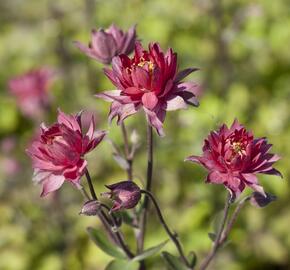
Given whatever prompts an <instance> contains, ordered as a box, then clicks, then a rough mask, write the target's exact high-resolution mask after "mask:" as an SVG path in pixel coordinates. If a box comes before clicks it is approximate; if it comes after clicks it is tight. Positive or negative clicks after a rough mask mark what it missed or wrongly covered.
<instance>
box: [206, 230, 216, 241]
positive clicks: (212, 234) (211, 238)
mask: <svg viewBox="0 0 290 270" xmlns="http://www.w3.org/2000/svg"><path fill="white" fill-rule="evenodd" d="M208 237H209V239H210V240H211V241H212V242H214V241H215V239H216V234H215V233H211V232H210V233H208Z"/></svg>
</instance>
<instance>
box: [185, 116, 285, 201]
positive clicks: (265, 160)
mask: <svg viewBox="0 0 290 270" xmlns="http://www.w3.org/2000/svg"><path fill="white" fill-rule="evenodd" d="M271 146H272V145H271V144H268V143H267V140H266V138H254V136H253V134H252V132H249V131H247V130H246V129H245V128H244V127H243V126H242V125H240V124H239V122H238V121H237V120H235V121H234V122H233V124H232V126H231V127H230V128H228V127H227V126H226V125H225V124H224V125H222V126H221V127H220V129H219V130H218V131H213V132H211V133H210V134H209V136H208V138H207V139H206V140H205V141H204V146H203V149H202V150H203V155H202V156H190V157H188V158H187V159H186V160H189V161H192V162H197V163H199V164H201V165H202V166H204V167H205V168H206V169H207V170H208V171H209V174H208V176H207V180H206V181H207V182H208V183H214V184H223V185H225V186H226V187H227V188H228V189H229V191H230V192H231V193H232V198H233V199H234V198H236V197H237V196H238V195H239V194H240V193H241V192H242V191H243V190H244V188H245V187H246V186H249V187H251V188H252V189H253V190H255V191H257V192H259V193H262V194H264V195H265V192H264V189H263V187H262V186H261V185H260V184H259V183H258V179H257V176H256V174H258V173H263V174H272V175H278V176H282V175H281V173H280V172H279V171H278V170H276V169H275V168H273V164H274V163H275V162H276V161H277V160H279V159H280V158H279V156H278V155H275V154H270V153H268V151H269V150H270V148H271ZM265 196H266V195H265Z"/></svg>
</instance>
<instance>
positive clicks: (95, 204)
mask: <svg viewBox="0 0 290 270" xmlns="http://www.w3.org/2000/svg"><path fill="white" fill-rule="evenodd" d="M100 209H101V204H100V202H99V201H96V200H90V201H87V202H85V204H84V205H83V208H82V210H81V211H80V215H85V216H96V215H97V214H98V212H99V211H100Z"/></svg>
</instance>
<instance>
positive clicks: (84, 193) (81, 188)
mask: <svg viewBox="0 0 290 270" xmlns="http://www.w3.org/2000/svg"><path fill="white" fill-rule="evenodd" d="M79 191H80V192H81V193H82V195H83V197H84V198H85V199H87V200H88V201H89V200H91V197H90V195H89V194H88V193H87V191H86V190H85V188H84V187H83V186H81V187H80V188H79Z"/></svg>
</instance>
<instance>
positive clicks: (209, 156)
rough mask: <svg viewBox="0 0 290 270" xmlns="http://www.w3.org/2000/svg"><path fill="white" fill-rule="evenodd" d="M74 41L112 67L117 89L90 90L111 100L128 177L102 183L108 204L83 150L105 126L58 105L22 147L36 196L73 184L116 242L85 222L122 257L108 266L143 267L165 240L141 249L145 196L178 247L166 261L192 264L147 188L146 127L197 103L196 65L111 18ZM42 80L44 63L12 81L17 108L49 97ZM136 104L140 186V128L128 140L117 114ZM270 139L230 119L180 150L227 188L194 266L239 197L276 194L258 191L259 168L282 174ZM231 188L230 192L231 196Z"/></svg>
mask: <svg viewBox="0 0 290 270" xmlns="http://www.w3.org/2000/svg"><path fill="white" fill-rule="evenodd" d="M75 44H76V46H77V47H78V48H79V49H80V50H81V51H82V52H84V53H85V54H86V55H87V56H89V57H91V58H93V59H95V60H97V61H100V62H101V63H103V64H106V65H107V64H112V67H111V68H109V67H106V68H104V73H105V75H106V76H107V78H108V79H109V80H110V81H111V82H112V83H113V85H114V86H115V87H116V89H115V90H111V91H104V92H102V93H98V94H97V95H96V96H97V97H98V98H101V99H104V100H105V101H108V102H110V103H111V107H110V112H109V116H108V118H109V122H112V120H113V119H114V118H115V117H117V124H122V126H121V128H122V134H123V138H124V151H121V150H120V149H119V147H118V145H115V144H114V142H112V141H110V142H111V145H112V146H113V148H114V153H113V157H114V158H115V160H116V161H117V163H118V164H119V165H120V167H122V169H123V170H124V171H126V173H127V179H128V180H126V181H121V182H117V183H114V184H111V185H105V187H107V188H108V189H109V191H108V192H103V193H101V195H102V196H106V197H108V198H109V199H110V200H112V207H111V208H110V207H109V206H107V204H106V202H103V201H102V200H99V198H98V196H97V194H96V192H95V189H94V184H93V181H92V179H91V177H90V174H89V171H88V170H87V161H86V159H85V155H86V154H87V153H88V152H90V151H91V150H93V149H95V147H96V146H97V145H98V144H99V143H100V142H101V141H102V140H103V138H104V137H105V135H106V131H95V123H94V118H93V117H92V116H90V118H89V119H88V117H85V115H82V113H78V114H76V115H67V114H65V113H63V112H62V111H60V110H59V112H58V118H57V122H56V123H54V124H52V125H51V126H48V127H47V126H45V125H44V124H42V125H41V128H40V134H39V135H38V137H37V138H36V139H35V140H34V141H33V143H32V144H31V146H30V147H29V149H28V150H27V153H28V154H29V156H30V157H31V159H32V163H33V168H34V181H35V182H37V183H40V184H42V185H43V190H42V193H41V196H45V195H47V194H48V193H50V192H54V191H56V190H58V189H59V188H60V187H61V186H62V184H63V183H64V182H65V181H67V182H69V183H71V184H72V185H73V186H75V187H76V188H78V189H79V190H80V191H81V192H82V195H83V196H84V197H85V200H86V202H85V204H84V205H83V207H82V209H81V211H80V214H82V215H86V216H98V217H99V218H100V221H101V222H102V223H103V225H104V228H105V229H106V230H107V233H108V235H109V236H110V239H111V240H113V241H114V243H115V244H116V245H118V246H119V247H120V248H121V250H120V251H119V250H117V249H116V250H115V249H112V250H111V247H114V246H113V245H107V246H106V248H103V247H104V241H105V238H104V239H103V237H101V238H100V235H99V232H98V231H94V230H93V229H92V228H89V229H88V233H89V235H90V237H91V238H92V239H93V240H94V242H95V243H96V244H97V245H99V246H100V247H101V248H102V249H103V250H104V251H106V252H107V253H108V254H109V255H111V256H115V255H116V254H117V255H118V256H116V258H119V257H120V256H121V257H120V258H122V260H113V261H112V262H111V263H110V264H109V266H110V265H114V266H115V267H116V269H117V268H118V269H124V268H126V266H130V265H131V266H132V264H130V263H132V262H136V261H137V260H141V264H140V269H141V268H142V269H143V266H142V264H143V260H144V258H146V257H147V256H148V254H149V253H150V252H151V251H154V252H155V250H157V249H158V250H160V247H163V246H164V245H165V243H166V242H165V243H164V244H159V245H158V246H156V247H151V248H149V249H148V250H147V251H145V252H144V240H145V232H146V220H147V213H148V210H149V200H150V201H151V202H152V204H153V206H154V207H155V210H156V213H157V216H158V218H159V221H160V224H161V225H162V226H163V227H164V229H165V231H166V233H167V235H168V236H169V238H170V240H171V241H172V242H173V243H174V245H175V246H176V249H177V251H178V253H179V257H178V258H177V257H176V258H175V257H174V256H173V255H171V254H170V253H168V252H163V257H164V259H165V260H166V261H167V262H168V263H169V265H171V264H172V262H174V264H176V265H177V266H176V267H177V268H178V269H181V268H184V269H185V268H186V269H195V261H196V259H195V256H191V255H192V253H190V256H186V255H185V254H186V253H185V252H184V251H183V247H182V245H181V243H180V240H179V238H178V236H177V233H175V232H174V231H173V230H171V229H170V228H169V226H168V225H167V223H166V221H165V219H164V217H163V214H162V211H161V209H160V207H159V205H158V200H156V199H155V196H154V194H153V193H152V184H153V183H152V182H153V181H152V179H153V137H152V136H153V135H152V134H153V133H152V130H153V128H155V129H156V131H157V133H158V135H160V136H162V135H164V131H163V123H164V121H165V117H166V112H167V111H172V110H177V109H185V108H187V107H188V105H193V106H196V107H197V106H198V105H199V102H198V100H197V96H198V95H199V94H200V89H201V88H200V86H199V85H198V84H197V83H195V82H191V81H189V82H184V81H183V80H184V79H185V78H186V77H187V76H188V75H190V74H191V73H193V72H195V71H197V70H198V69H197V68H187V69H184V70H181V71H179V70H178V67H177V66H178V65H177V54H176V53H175V52H174V51H173V49H172V48H169V49H168V50H167V51H166V52H164V51H163V50H162V49H161V47H160V45H159V44H158V43H154V42H153V43H150V44H149V46H148V49H144V48H143V47H142V45H141V43H140V42H139V41H136V30H135V27H131V28H130V29H129V30H128V32H123V31H122V30H121V29H119V28H117V27H116V26H115V25H111V26H110V28H108V29H107V30H103V29H100V30H98V31H96V30H93V31H92V41H91V42H90V44H89V46H88V47H87V46H85V45H83V44H82V43H80V42H76V43H75ZM133 50H134V54H133V56H132V57H129V56H128V54H130V53H131V52H132V51H133ZM48 81H49V74H48V73H46V72H44V71H42V70H41V71H40V70H39V71H34V72H30V73H28V74H26V75H24V76H22V77H19V78H16V79H13V80H11V81H10V89H11V92H12V93H13V94H14V95H15V96H16V97H17V99H18V101H19V105H20V107H21V108H22V110H23V112H25V113H26V114H33V113H34V112H35V111H37V110H38V108H39V106H40V105H43V104H44V103H47V96H46V90H47V85H48ZM29 106H30V107H29ZM141 110H142V111H143V112H144V113H145V116H146V120H147V124H148V131H149V132H148V138H147V150H148V160H147V174H146V175H147V178H146V184H145V185H144V186H145V187H146V188H145V189H141V188H140V187H139V186H138V185H137V184H135V182H133V180H134V175H135V174H133V167H132V165H133V164H134V162H133V161H134V154H135V151H136V148H137V145H138V142H137V141H138V138H137V139H136V137H138V136H137V135H136V134H134V133H132V134H131V140H129V139H128V138H129V137H128V134H127V130H126V127H125V125H123V121H124V120H125V119H126V118H127V117H129V116H131V115H134V114H135V113H137V112H138V111H141ZM88 122H89V123H88ZM84 126H88V128H84ZM84 129H85V130H86V131H84ZM271 146H272V145H271V144H268V142H267V140H266V138H255V137H254V135H253V133H252V132H250V131H247V130H246V128H245V127H244V126H242V125H241V124H240V123H239V122H238V120H235V121H234V122H233V124H232V125H231V126H230V127H228V126H227V125H225V124H223V125H222V126H221V127H220V128H219V130H217V131H212V132H210V134H209V135H208V137H207V138H206V139H205V141H204V145H203V148H202V150H203V153H202V155H201V156H196V155H192V156H189V157H188V158H186V160H188V161H191V162H195V163H198V164H200V165H202V166H203V167H205V168H206V169H207V170H208V175H207V179H206V182H207V183H214V184H222V185H224V186H225V187H226V188H227V189H228V191H229V192H227V193H228V194H227V195H228V197H227V200H226V203H225V208H224V215H223V220H222V222H220V224H221V225H220V228H219V230H218V232H217V234H212V233H211V234H209V235H211V236H214V237H212V238H213V241H214V244H213V249H212V251H211V252H210V253H209V255H208V256H207V257H206V258H205V260H204V261H203V262H202V263H201V266H200V269H202V270H205V269H206V268H207V266H208V265H209V263H210V261H211V260H212V259H213V257H214V256H215V254H216V252H217V251H218V249H219V248H220V247H221V246H222V245H223V244H224V243H225V241H226V240H227V237H228V234H229V231H230V230H231V227H232V226H233V224H234V222H235V220H236V218H237V215H238V213H239V211H240V210H241V208H242V206H243V204H244V203H245V202H247V201H250V203H251V204H252V205H254V206H257V207H265V206H266V205H268V204H269V203H271V202H272V201H274V200H275V199H276V197H275V196H273V195H271V194H269V193H267V192H265V191H264V188H263V187H262V186H261V185H260V184H259V182H258V178H257V174H270V175H277V176H281V177H282V175H281V173H280V172H279V171H278V170H277V169H275V168H274V167H273V166H274V164H275V162H276V161H278V160H279V159H280V157H279V156H278V155H276V154H272V153H269V151H270V148H271ZM7 147H8V149H9V143H8V145H6V148H7ZM84 174H85V176H86V180H87V184H88V187H89V191H90V192H89V193H88V192H87V191H86V187H85V186H83V185H82V183H81V177H82V176H83V175H84ZM246 187H250V188H251V189H253V191H254V192H252V194H251V195H249V196H245V197H244V198H243V199H241V200H240V201H239V203H238V205H237V207H236V209H235V210H234V211H233V213H232V215H231V217H230V215H229V213H230V211H229V208H230V206H231V204H232V203H233V202H234V200H235V199H236V198H237V197H238V196H239V195H240V194H241V193H242V192H243V190H244V189H245V188H246ZM142 195H144V200H143V203H142V204H140V208H139V209H135V210H136V211H132V212H131V213H122V214H118V213H115V212H118V211H123V210H127V209H132V208H135V207H136V206H137V205H138V203H139V202H140V201H141V199H142ZM230 195H231V199H230V200H229V196H230ZM123 221H124V222H126V223H128V224H129V225H130V226H131V227H132V228H136V229H137V230H134V232H136V231H137V232H138V233H137V234H135V236H136V241H137V250H138V254H134V253H133V252H132V251H131V250H130V248H129V246H128V245H127V244H126V243H125V242H124V239H125V238H124V237H123V234H122V231H121V225H122V222H123ZM100 239H101V240H100ZM156 248H157V249H156ZM123 251H124V254H126V256H127V257H128V262H126V260H125V259H124V256H123V254H122V253H121V252H123ZM154 252H153V253H152V254H154ZM144 254H145V255H146V256H145V255H144ZM136 255H137V256H136ZM149 255H150V254H149ZM189 257H192V258H189ZM140 258H141V259H140ZM127 263H128V264H127ZM144 265H145V264H144ZM177 268H176V269H177ZM136 269H137V268H136Z"/></svg>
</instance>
